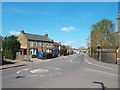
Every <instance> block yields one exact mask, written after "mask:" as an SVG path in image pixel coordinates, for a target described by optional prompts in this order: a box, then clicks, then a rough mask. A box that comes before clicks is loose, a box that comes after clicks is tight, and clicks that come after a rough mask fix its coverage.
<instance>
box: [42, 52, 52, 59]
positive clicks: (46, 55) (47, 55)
mask: <svg viewBox="0 0 120 90" xmlns="http://www.w3.org/2000/svg"><path fill="white" fill-rule="evenodd" d="M44 57H45V58H46V59H50V58H52V57H53V55H52V53H45V56H44Z"/></svg>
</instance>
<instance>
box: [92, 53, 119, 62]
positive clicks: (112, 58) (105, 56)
mask: <svg viewBox="0 0 120 90" xmlns="http://www.w3.org/2000/svg"><path fill="white" fill-rule="evenodd" d="M91 57H92V58H94V59H96V60H98V61H100V60H99V53H98V52H96V53H93V54H92V56H91ZM116 58H117V53H116V52H102V53H101V61H102V62H105V63H112V64H116V60H117V59H116Z"/></svg>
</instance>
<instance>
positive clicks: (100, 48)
mask: <svg viewBox="0 0 120 90" xmlns="http://www.w3.org/2000/svg"><path fill="white" fill-rule="evenodd" d="M97 48H98V49H99V50H100V52H99V60H100V61H101V60H102V58H101V57H102V55H101V51H102V47H101V46H100V45H98V46H97Z"/></svg>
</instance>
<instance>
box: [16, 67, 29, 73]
mask: <svg viewBox="0 0 120 90" xmlns="http://www.w3.org/2000/svg"><path fill="white" fill-rule="evenodd" d="M30 69H31V68H26V69H22V70H19V71H17V72H16V73H17V74H19V73H20V72H21V71H27V70H30Z"/></svg>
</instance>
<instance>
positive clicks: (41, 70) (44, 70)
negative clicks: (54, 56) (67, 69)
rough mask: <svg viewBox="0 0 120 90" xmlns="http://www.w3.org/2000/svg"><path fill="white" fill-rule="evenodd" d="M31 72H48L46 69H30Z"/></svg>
mask: <svg viewBox="0 0 120 90" xmlns="http://www.w3.org/2000/svg"><path fill="white" fill-rule="evenodd" d="M30 72H31V73H45V72H48V70H47V69H35V70H31V71H30Z"/></svg>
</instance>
